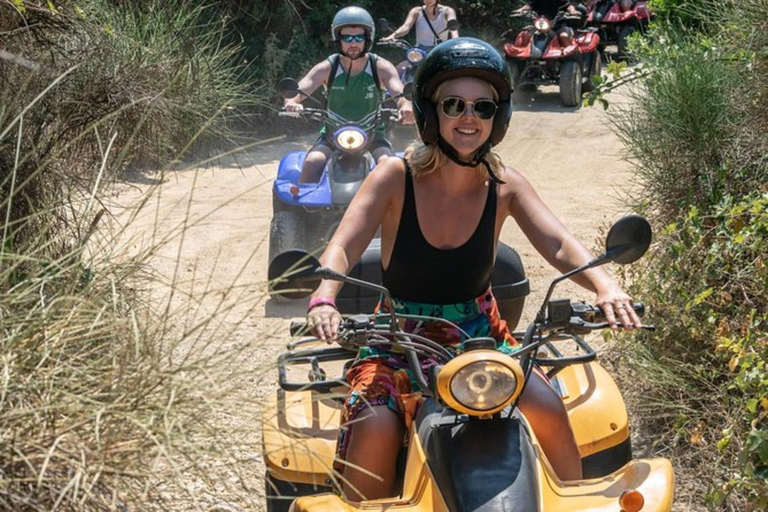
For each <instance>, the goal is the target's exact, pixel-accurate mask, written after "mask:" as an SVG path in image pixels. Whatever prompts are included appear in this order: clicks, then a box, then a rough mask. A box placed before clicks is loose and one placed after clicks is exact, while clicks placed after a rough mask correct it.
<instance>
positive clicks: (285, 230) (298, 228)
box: [269, 210, 305, 263]
mask: <svg viewBox="0 0 768 512" xmlns="http://www.w3.org/2000/svg"><path fill="white" fill-rule="evenodd" d="M290 249H305V247H304V225H303V222H302V220H301V215H300V214H299V212H296V211H290V210H286V211H282V212H276V213H275V214H274V215H273V216H272V222H271V223H270V225H269V262H270V263H271V262H272V260H273V259H274V258H275V256H277V255H278V254H280V253H283V252H285V251H288V250H290Z"/></svg>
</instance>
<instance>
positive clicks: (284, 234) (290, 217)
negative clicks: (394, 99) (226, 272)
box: [269, 78, 398, 261]
mask: <svg viewBox="0 0 768 512" xmlns="http://www.w3.org/2000/svg"><path fill="white" fill-rule="evenodd" d="M278 89H279V90H280V92H281V94H282V95H283V96H284V97H293V96H295V95H296V94H297V91H298V84H297V83H296V81H295V80H293V79H290V78H286V79H284V80H283V81H281V82H280V85H279V86H278ZM280 115H282V116H289V117H302V118H306V119H313V120H316V121H318V122H322V123H324V124H325V125H326V127H327V129H328V130H329V132H328V133H330V134H331V137H330V139H331V140H332V141H333V145H334V147H333V153H332V154H331V156H330V157H329V158H328V161H327V163H326V165H325V169H324V170H323V174H322V176H321V178H320V181H319V182H318V183H299V176H300V174H301V168H302V165H303V164H304V158H305V157H306V155H307V152H306V151H293V152H291V153H288V154H286V155H285V156H284V157H283V158H282V159H281V160H280V166H279V167H278V170H277V178H276V179H275V182H274V186H273V189H272V209H273V216H272V223H271V226H270V237H269V261H272V259H273V258H274V257H275V256H277V255H278V254H280V253H283V252H285V251H287V250H289V249H297V248H300V249H304V250H306V251H309V252H317V251H319V250H321V249H322V248H323V247H324V246H325V243H327V241H328V240H330V238H331V236H332V235H333V233H334V231H336V228H337V227H338V225H339V223H340V222H341V218H342V217H343V216H344V212H345V211H346V209H347V207H348V206H349V203H350V202H351V201H352V198H353V197H354V196H355V194H356V193H357V191H358V189H359V188H360V185H362V183H363V180H365V178H366V177H367V176H368V174H369V173H370V172H371V171H372V170H373V168H374V166H375V165H376V162H375V161H374V159H373V157H372V156H371V154H370V153H369V152H368V142H369V140H370V139H371V137H372V135H373V131H374V129H375V128H376V127H377V126H379V125H380V124H381V123H384V124H389V123H391V122H392V121H393V120H396V119H397V115H398V112H397V110H396V109H390V108H383V107H380V108H379V109H378V111H376V112H372V113H371V114H370V115H368V116H366V117H365V118H363V119H361V120H359V121H355V122H353V121H349V120H346V119H344V118H342V117H340V116H338V115H336V114H334V113H333V112H330V111H328V110H326V109H324V108H322V109H321V108H307V107H305V108H304V109H303V110H302V111H301V112H281V113H280Z"/></svg>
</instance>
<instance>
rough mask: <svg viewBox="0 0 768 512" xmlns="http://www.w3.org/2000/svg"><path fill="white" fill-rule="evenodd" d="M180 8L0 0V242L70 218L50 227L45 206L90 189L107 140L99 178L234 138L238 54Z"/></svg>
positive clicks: (220, 29) (204, 19)
mask: <svg viewBox="0 0 768 512" xmlns="http://www.w3.org/2000/svg"><path fill="white" fill-rule="evenodd" d="M188 5H189V4H188V3H186V2H181V3H176V2H167V1H159V0H143V1H142V2H138V3H134V2H126V3H121V2H117V3H113V2H108V1H106V0H82V1H80V2H77V3H73V2H41V3H40V4H38V3H35V2H20V3H18V5H17V4H14V5H11V3H9V2H8V1H7V0H0V27H1V28H2V34H3V35H1V36H0V38H2V40H3V42H4V57H3V58H2V59H0V63H1V64H2V67H0V105H1V107H0V125H2V126H4V127H6V128H7V130H5V131H4V132H3V133H2V135H0V170H1V172H0V176H1V177H2V179H1V180H0V190H2V191H3V197H6V198H7V197H9V196H11V195H16V196H17V197H18V198H19V200H17V201H14V202H13V204H12V205H11V207H10V208H9V210H8V212H7V213H8V216H7V217H6V220H7V221H8V222H9V224H8V225H7V226H6V230H7V231H9V236H8V237H7V238H6V241H7V242H8V243H12V244H13V243H16V241H17V239H18V237H22V238H23V237H27V238H32V237H34V236H36V234H38V233H39V231H40V230H47V234H48V239H59V237H57V235H56V233H57V231H58V230H59V228H60V227H61V225H62V224H66V223H67V222H69V220H68V219H67V218H66V215H64V216H63V217H60V218H59V219H58V221H57V222H53V221H52V220H51V219H50V218H48V217H49V215H58V214H60V213H61V211H60V210H57V209H51V208H50V205H51V204H53V203H54V202H55V201H56V199H57V198H58V197H59V196H61V195H64V196H65V197H66V196H67V194H68V191H67V187H75V188H79V189H82V190H90V189H92V188H93V186H94V183H95V182H96V180H97V173H96V171H98V170H99V168H100V165H99V164H100V163H101V162H102V160H103V157H104V152H105V150H106V147H107V145H108V144H111V145H112V155H113V159H114V160H113V161H112V162H110V163H111V165H110V166H108V167H106V168H105V169H104V170H105V171H106V172H105V174H104V175H103V176H98V179H105V180H109V179H111V178H113V177H115V176H116V175H117V174H118V173H119V172H120V171H121V170H122V169H124V168H125V167H126V166H128V165H130V164H138V163H142V162H144V163H147V162H153V163H163V162H165V163H167V162H168V161H169V160H170V159H171V158H174V157H175V158H183V157H188V156H189V152H190V151H191V150H192V149H193V148H194V146H195V145H196V144H198V145H203V144H211V143H213V142H215V141H222V140H227V139H230V138H231V137H232V132H231V130H230V126H231V125H230V123H231V117H232V114H233V113H236V112H237V109H239V108H241V107H243V106H244V105H247V104H250V103H252V102H253V98H254V96H253V95H252V93H249V86H248V85H247V83H244V82H241V81H240V73H241V71H242V70H241V69H240V68H239V67H238V65H237V62H235V61H236V58H237V54H238V52H239V48H238V47H236V46H232V45H227V44H224V43H223V42H222V37H223V35H224V34H225V32H226V23H225V22H224V21H223V20H221V19H219V18H216V17H215V16H212V13H211V10H210V9H209V8H208V7H206V6H204V5H198V6H191V7H189V6H188ZM32 107H34V108H32ZM224 114H226V115H224ZM11 176H13V177H14V180H15V181H12V180H11ZM41 210H45V211H46V214H42V213H40V212H41ZM38 214H39V215H40V216H39V217H38ZM42 218H45V219H46V220H45V221H44V222H40V223H37V224H36V220H35V219H42ZM19 219H27V221H26V222H25V223H24V224H20V223H17V221H18V220H19ZM25 229H26V230H27V232H24V230H25Z"/></svg>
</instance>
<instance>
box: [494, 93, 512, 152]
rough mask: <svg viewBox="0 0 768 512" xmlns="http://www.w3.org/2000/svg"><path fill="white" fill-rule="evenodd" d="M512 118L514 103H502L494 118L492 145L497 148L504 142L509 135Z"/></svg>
mask: <svg viewBox="0 0 768 512" xmlns="http://www.w3.org/2000/svg"><path fill="white" fill-rule="evenodd" d="M511 117H512V102H511V101H501V102H499V105H498V108H497V109H496V116H495V117H494V118H493V129H492V130H491V145H493V146H495V145H496V144H498V143H499V142H501V141H502V139H503V138H504V135H506V133H507V127H508V126H509V120H510V118H511Z"/></svg>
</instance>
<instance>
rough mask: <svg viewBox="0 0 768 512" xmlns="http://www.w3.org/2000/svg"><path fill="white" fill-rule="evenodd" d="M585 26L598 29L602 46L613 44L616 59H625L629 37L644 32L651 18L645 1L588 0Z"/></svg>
mask: <svg viewBox="0 0 768 512" xmlns="http://www.w3.org/2000/svg"><path fill="white" fill-rule="evenodd" d="M587 9H588V10H589V15H588V16H587V24H588V25H589V26H592V27H594V28H597V29H598V33H599V34H600V40H601V42H602V44H603V45H609V44H615V45H616V46H617V48H618V58H619V59H625V58H626V57H627V43H628V41H629V36H631V35H632V34H633V33H634V32H635V31H645V30H646V29H647V28H648V23H650V21H651V19H652V18H653V13H652V12H651V10H650V9H649V8H648V4H647V2H646V1H645V0H590V1H589V3H588V4H587Z"/></svg>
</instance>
